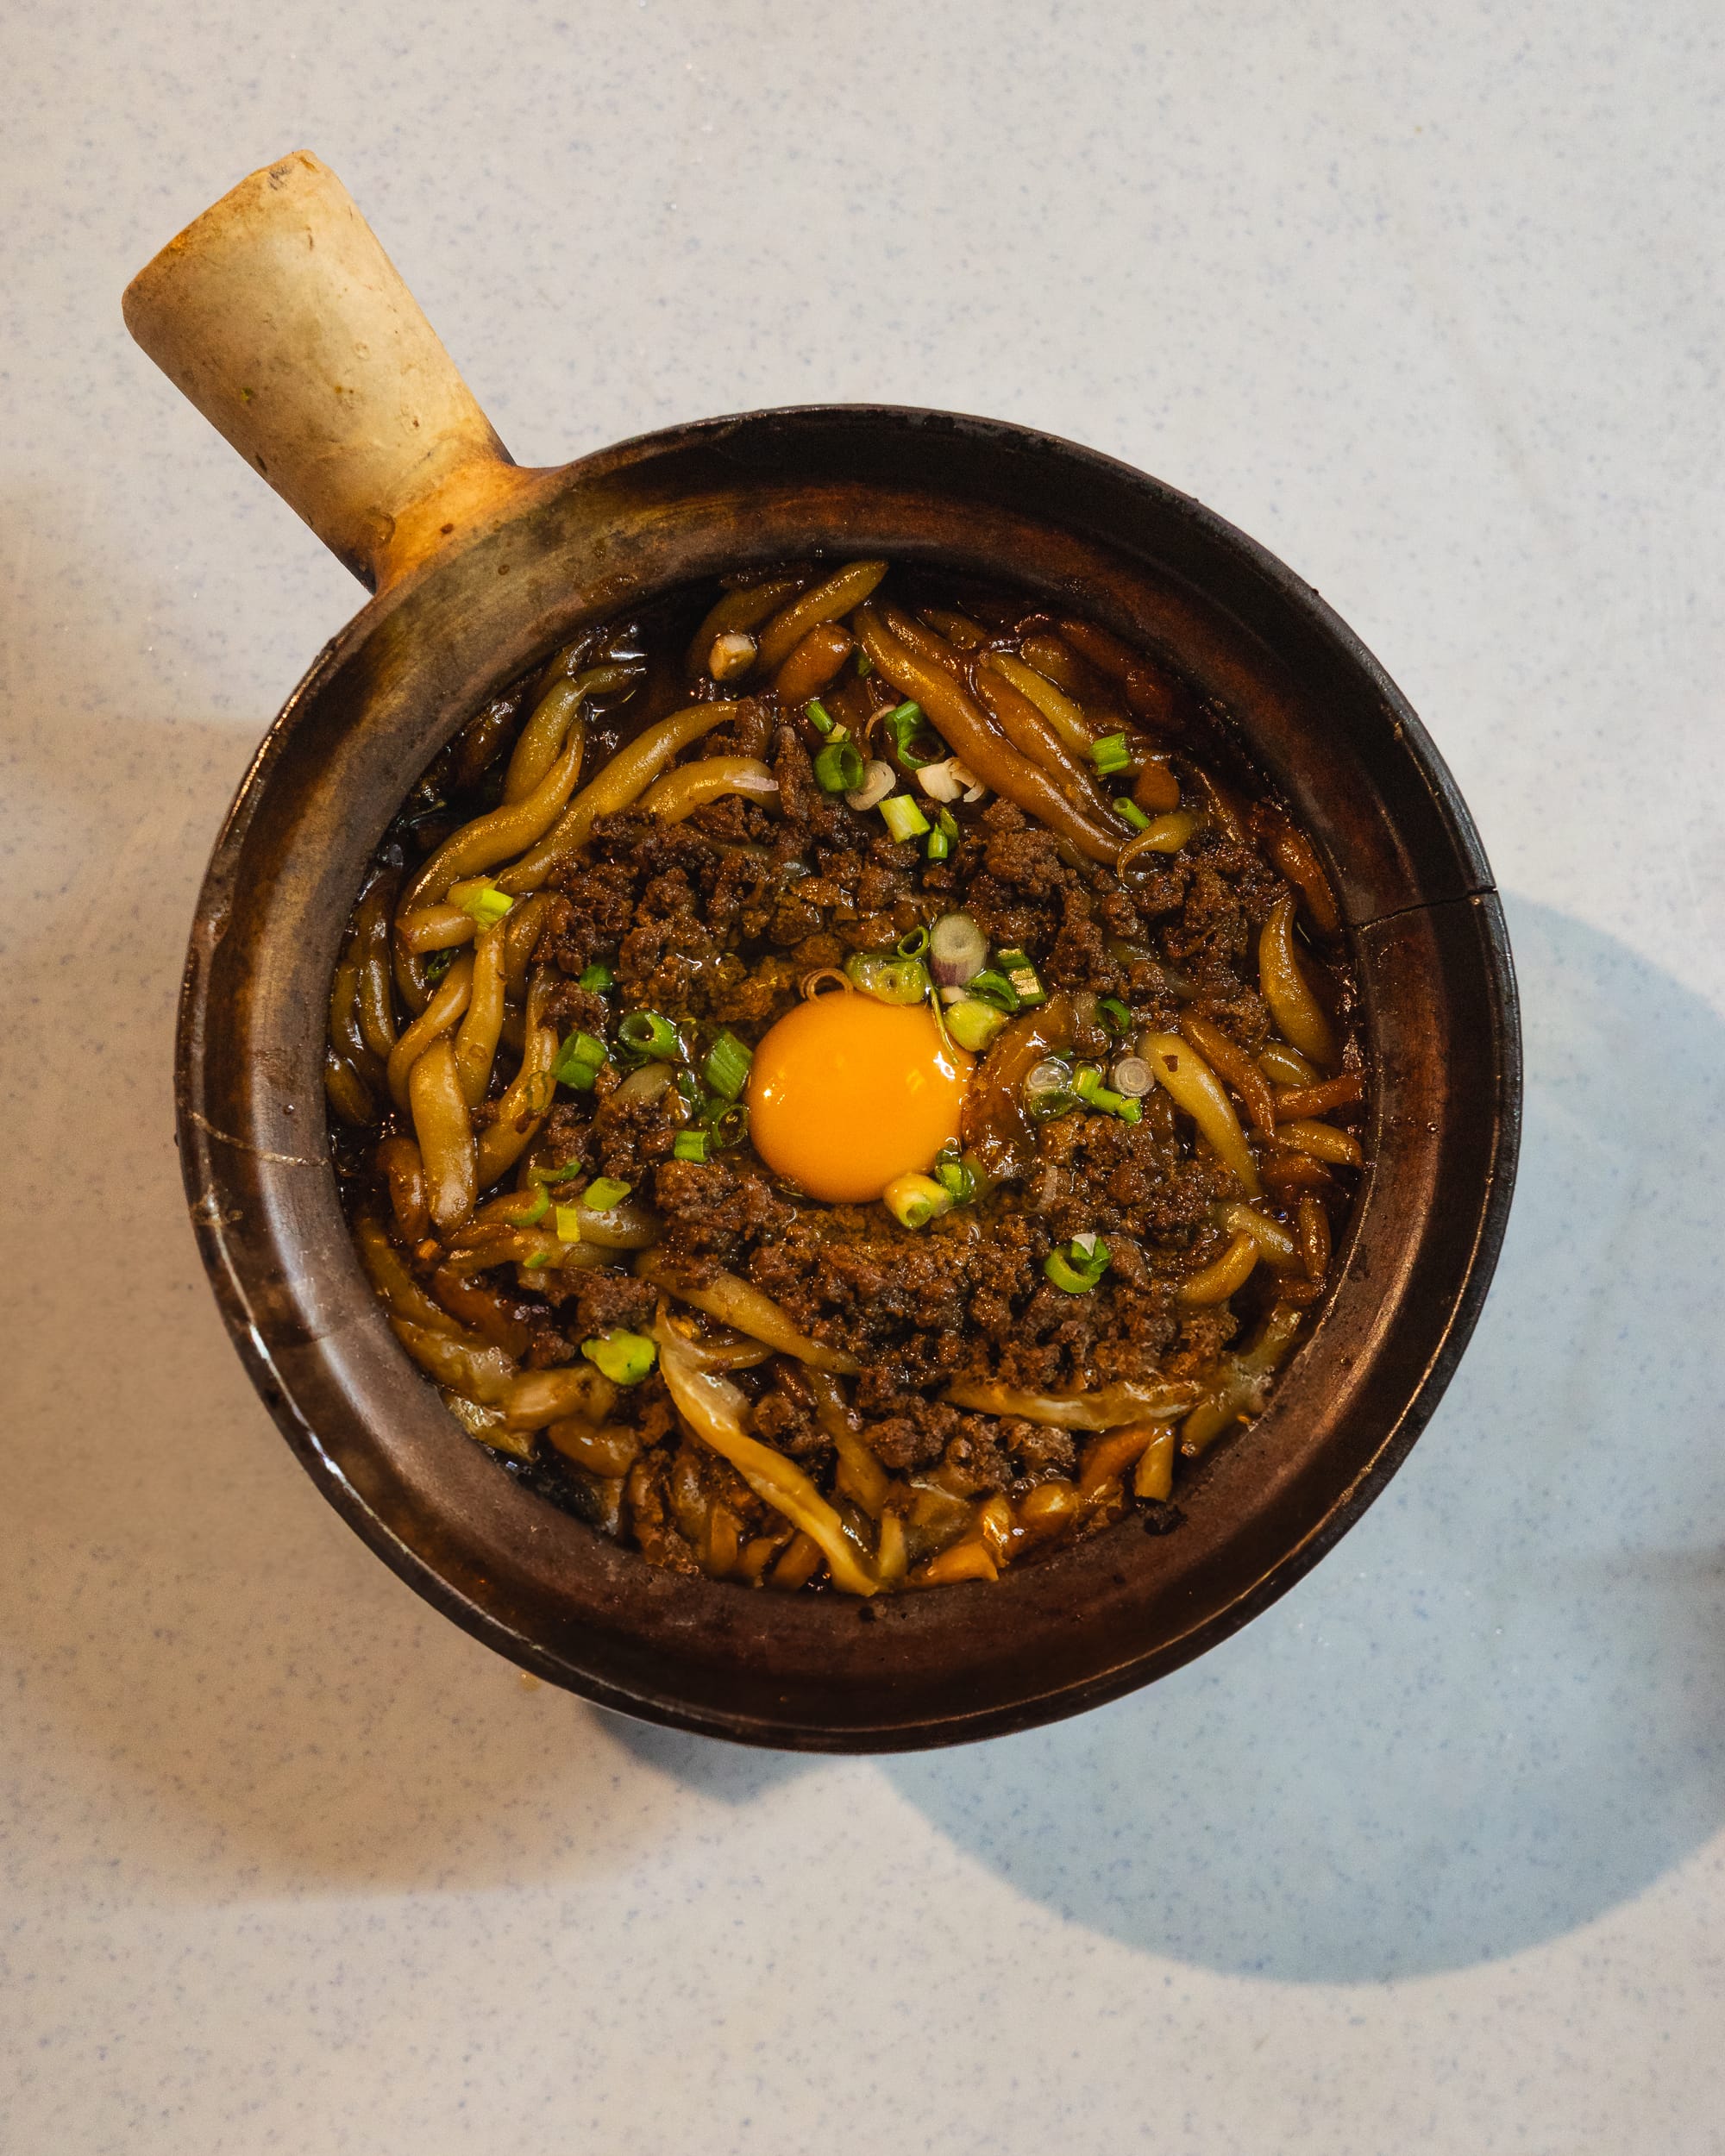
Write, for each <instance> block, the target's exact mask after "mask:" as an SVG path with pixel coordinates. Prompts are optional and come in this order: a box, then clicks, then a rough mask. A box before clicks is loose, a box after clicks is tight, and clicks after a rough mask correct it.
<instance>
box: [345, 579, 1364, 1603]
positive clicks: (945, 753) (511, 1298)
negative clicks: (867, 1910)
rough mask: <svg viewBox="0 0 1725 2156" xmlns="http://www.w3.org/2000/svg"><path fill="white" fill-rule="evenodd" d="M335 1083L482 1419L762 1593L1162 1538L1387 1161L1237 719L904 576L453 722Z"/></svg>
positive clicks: (610, 637) (512, 1457)
mask: <svg viewBox="0 0 1725 2156" xmlns="http://www.w3.org/2000/svg"><path fill="white" fill-rule="evenodd" d="M326 1082H327V1090H328V1093H329V1102H330V1106H331V1109H332V1116H331V1126H332V1131H334V1134H335V1135H334V1138H333V1148H334V1153H335V1158H336V1167H337V1170H338V1174H339V1175H340V1179H341V1184H342V1193H343V1199H344V1203H345V1204H346V1206H347V1209H348V1215H349V1219H350V1220H351V1222H352V1224H353V1227H354V1237H355V1241H356V1244H357V1245H358V1248H359V1250H360V1253H361V1257H362V1258H363V1260H364V1262H365V1263H366V1266H367V1271H368V1273H369V1275H370V1276H371V1278H372V1280H373V1284H374V1285H375V1287H376V1288H377V1291H378V1294H379V1295H380V1300H381V1301H382V1303H383V1304H384V1306H385V1307H386V1312H387V1314H388V1316H389V1319H390V1321H391V1323H392V1326H393V1327H394V1329H395V1332H396V1334H397V1337H398V1338H399V1339H400V1341H401V1342H402V1344H403V1346H404V1347H405V1350H406V1351H407V1352H408V1353H409V1354H410V1356H411V1357H412V1358H413V1359H414V1360H415V1362H416V1363H417V1364H418V1365H419V1366H420V1368H421V1369H423V1370H424V1371H425V1373H426V1374H427V1376H429V1377H430V1379H431V1381H432V1382H435V1383H436V1385H437V1387H438V1388H439V1390H440V1392H441V1394H442V1398H443V1399H444V1401H446V1402H447V1404H448V1405H449V1408H450V1410H451V1412H452V1413H453V1414H454V1415H455V1418H456V1420H458V1421H459V1422H460V1423H461V1426H462V1427H463V1428H464V1429H465V1430H466V1431H467V1433H468V1434H469V1436H470V1437H471V1438H473V1439H474V1440H477V1441H478V1442H480V1443H482V1444H485V1445H488V1446H490V1447H491V1448H492V1451H494V1452H495V1453H496V1455H497V1457H498V1458H499V1463H500V1464H501V1465H502V1467H503V1468H505V1470H507V1471H509V1472H511V1473H512V1474H514V1475H516V1476H519V1477H521V1478H522V1479H523V1480H524V1481H525V1482H528V1483H529V1484H530V1486H531V1487H532V1488H534V1489H536V1490H538V1491H539V1492H540V1493H541V1494H542V1495H544V1496H545V1497H546V1498H548V1499H549V1500H550V1501H552V1502H554V1503H555V1504H557V1505H560V1506H561V1507H564V1508H566V1509H567V1510H568V1511H571V1512H573V1513H574V1514H577V1515H578V1516H579V1517H580V1518H581V1519H583V1520H586V1521H587V1522H588V1523H590V1524H591V1525H592V1526H593V1527H595V1528H597V1529H598V1530H599V1532H603V1533H605V1534H607V1535H609V1536H612V1537H613V1538H615V1539H618V1540H619V1541H622V1542H624V1543H625V1544H627V1545H630V1546H631V1547H633V1548H634V1549H636V1550H637V1551H639V1552H640V1554H641V1555H642V1557H643V1558H645V1559H646V1560H647V1561H648V1562H649V1563H652V1564H658V1565H662V1566H665V1567H668V1568H669V1569H670V1570H674V1571H678V1572H682V1573H686V1574H689V1575H691V1576H695V1575H700V1576H706V1577H708V1578H712V1579H716V1580H723V1581H727V1582H731V1583H735V1584H736V1585H737V1587H739V1588H743V1589H754V1588H766V1589H779V1590H787V1591H788V1590H797V1589H804V1590H806V1591H833V1590H837V1591H842V1592H847V1593H850V1594H853V1595H862V1596H866V1595H872V1594H875V1593H876V1592H880V1591H882V1590H888V1589H897V1588H900V1587H921V1586H928V1587H934V1586H942V1585H948V1584H952V1583H958V1582H963V1581H983V1582H988V1581H994V1580H996V1579H998V1578H999V1577H1000V1576H1001V1575H1002V1574H1003V1573H1004V1572H1006V1571H1007V1570H1009V1569H1010V1568H1012V1567H1013V1566H1015V1565H1017V1564H1022V1563H1024V1562H1026V1561H1028V1560H1031V1559H1033V1558H1036V1557H1039V1556H1041V1555H1043V1554H1044V1553H1046V1552H1048V1551H1051V1550H1054V1549H1056V1548H1057V1547H1059V1546H1061V1545H1064V1544H1069V1543H1070V1542H1071V1541H1073V1540H1074V1539H1077V1538H1080V1537H1083V1536H1088V1535H1090V1534H1094V1533H1096V1532H1101V1531H1103V1530H1105V1529H1107V1528H1108V1527H1110V1526H1113V1525H1115V1524H1116V1523H1119V1522H1120V1521H1122V1520H1126V1519H1127V1518H1129V1517H1137V1518H1138V1519H1139V1520H1141V1521H1142V1522H1143V1524H1144V1525H1145V1526H1149V1527H1151V1528H1152V1529H1154V1530H1156V1531H1157V1532H1163V1531H1165V1530H1167V1529H1169V1528H1170V1527H1174V1526H1178V1524H1179V1522H1180V1518H1181V1514H1180V1510H1179V1507H1178V1503H1177V1495H1178V1491H1179V1486H1180V1481H1181V1478H1182V1476H1185V1475H1187V1474H1189V1472H1190V1471H1191V1463H1192V1462H1193V1461H1195V1460H1196V1459H1197V1458H1198V1457H1200V1456H1201V1454H1202V1453H1203V1452H1204V1451H1205V1450H1206V1449H1207V1448H1208V1446H1210V1445H1213V1444H1214V1443H1215V1442H1216V1441H1218V1440H1219V1439H1220V1438H1225V1437H1226V1435H1227V1434H1228V1433H1229V1432H1231V1431H1233V1430H1234V1429H1236V1428H1237V1427H1238V1426H1239V1425H1240V1424H1241V1423H1242V1422H1245V1421H1247V1420H1251V1418H1252V1417H1253V1416H1255V1415H1256V1414H1257V1413H1259V1412H1260V1411H1261V1409H1262V1407H1263V1406H1264V1401H1265V1399H1266V1396H1267V1393H1268V1391H1269V1389H1270V1387H1271V1385H1272V1383H1273V1381H1274V1376H1275V1373H1276V1371H1277V1369H1278V1368H1279V1367H1280V1366H1281V1365H1282V1364H1283V1363H1285V1362H1286V1360H1287V1358H1288V1357H1289V1354H1290V1353H1292V1352H1293V1351H1294V1350H1295V1346H1296V1345H1297V1343H1298V1340H1299V1338H1300V1337H1301V1334H1302V1328H1303V1327H1304V1326H1307V1325H1308V1324H1309V1322H1310V1318H1311V1315H1312V1313H1313V1311H1314V1306H1315V1305H1316V1304H1318V1303H1319V1301H1320V1300H1321V1299H1322V1297H1323V1296H1324V1294H1325V1293H1326V1291H1327V1287H1328V1286H1329V1284H1330V1279H1331V1273H1332V1264H1333V1261H1332V1243H1333V1238H1334V1237H1335V1236H1337V1235H1338V1234H1339V1231H1340V1228H1341V1226H1342V1225H1343V1222H1344V1219H1345V1217H1346V1212H1347V1209H1348V1206H1349V1204H1350V1201H1351V1197H1352V1192H1353V1189H1354V1187H1355V1184H1356V1182H1357V1180H1358V1174H1359V1172H1360V1170H1361V1169H1362V1168H1363V1166H1364V1155H1363V1152H1362V1150H1361V1144H1360V1138H1359V1132H1360V1131H1361V1129H1362V1128H1363V1125H1364V1101H1365V1090H1366V1085H1365V1063H1364V1053H1363V1049H1362V1044H1361V1042H1360V1040H1359V1038H1358V1031H1357V1025H1356V1018H1355V1010H1354V1000H1353V990H1352V981H1351V979H1350V976H1349V974H1348V970H1347V967H1346V954H1345V948H1344V944H1343V941H1342V937H1341V931H1340V924H1339V918H1338V915H1337V911H1336V906H1335V902H1334V899H1333V896H1332V894H1331V892H1330V888H1329V886H1328V884H1327V881H1326V878H1325V875H1324V872H1323V869H1322V868H1321V867H1320V863H1319V861H1318V859H1317V856H1316V855H1315V853H1314V849H1313V848H1312V846H1311V844H1310V843H1309V842H1308V840H1307V839H1306V837H1304V835H1303V834H1302V832H1301V831H1300V830H1298V829H1297V827H1296V826H1295V824H1294V823H1293V822H1292V821H1291V820H1290V818H1289V817H1288V815H1287V814H1286V813H1285V812H1284V811H1283V809H1282V808H1281V807H1280V806H1279V805H1277V804H1276V803H1275V802H1274V801H1273V800H1272V799H1270V798H1268V796H1267V794H1266V792H1265V790H1264V788H1263V787H1262V786H1261V785H1259V784H1258V783H1257V782H1256V781H1255V780H1253V779H1252V777H1251V774H1250V773H1249V771H1248V770H1247V769H1246V768H1245V766H1244V764H1243V763H1242V762H1241V761H1239V755H1238V752H1237V750H1236V749H1235V748H1234V747H1233V743H1232V738H1231V736H1230V734H1229V731H1228V729H1227V725H1226V715H1225V714H1223V713H1220V712H1218V711H1214V710H1213V709H1210V708H1208V706H1206V705H1205V704H1204V703H1203V702H1202V700H1201V699H1200V698H1199V697H1197V696H1196V695H1195V693H1194V692H1193V691H1192V690H1191V689H1190V687H1189V685H1188V684H1186V683H1185V682H1184V681H1183V680H1182V679H1181V678H1180V677H1179V675H1178V674H1176V673H1175V672H1173V671H1172V670H1170V668H1169V667H1167V666H1166V665H1165V664H1164V662H1163V661H1160V660H1157V659H1156V658H1153V657H1151V655H1147V654H1145V653H1144V652H1142V651H1140V650H1138V649H1135V648H1133V647H1132V646H1130V645H1128V644H1126V643H1125V642H1121V641H1120V639H1118V638H1117V637H1116V636H1114V635H1113V634H1112V633H1111V632H1110V631H1108V630H1106V629H1105V628H1103V627H1102V626H1101V624H1097V623H1095V622H1092V621H1089V620H1088V619H1086V618H1084V617H1082V616H1081V615H1077V614H1073V613H1069V612H1066V611H1063V609H1061V608H1059V607H1051V606H1050V605H1046V604H1045V603H1044V602H1041V601H1038V600H1037V599H1032V598H1028V597H1024V596H1019V595H1016V594H1014V593H1013V592H1009V591H1006V590H1002V589H999V588H992V587H991V588H985V587H982V586H978V585H975V584H974V583H970V582H968V581H966V580H962V579H959V578H957V577H943V576H938V575H934V574H931V573H922V572H912V571H907V570H906V569H904V568H903V567H895V566H893V565H889V564H887V563H883V562H878V561H875V562H844V561H800V562H793V563H787V564H784V565H782V566H777V567H768V568H765V569H756V570H750V571H749V572H747V573H740V574H738V575H737V576H736V577H734V578H731V579H726V580H722V581H721V582H719V583H718V584H716V585H709V586H703V587H701V588H699V589H695V590H689V591H685V592H678V593H674V594H673V595H671V596H669V597H668V598H666V599H662V600H660V601H658V602H656V603H655V604H654V605H652V606H650V607H649V608H646V609H644V610H643V611H641V612H639V613H637V614H635V615H632V616H630V617H627V618H624V619H618V620H613V621H611V622H607V623H605V624H599V626H597V627H595V628H593V629H591V630H587V631H586V632H584V633H583V634H582V635H581V636H580V637H578V638H577V639H576V640H575V642H574V643H572V644H570V645H569V646H568V648H567V649H565V650H563V651H561V652H559V653H558V654H556V655H555V657H554V658H553V659H552V660H551V661H549V664H548V665H546V666H545V667H543V668H542V669H539V670H537V671H536V673H535V674H533V675H531V676H530V677H525V678H524V679H523V680H521V681H518V682H517V683H516V684H514V685H513V686H511V688H510V689H509V690H508V691H507V692H506V693H504V694H503V695H501V696H499V697H498V698H497V699H494V700H493V701H492V703H490V704H489V705H486V708H485V709H484V710H483V711H480V712H477V713H476V714H475V715H474V718H472V720H471V721H470V722H469V723H468V724H467V726H466V727H465V728H464V729H463V730H462V731H461V733H460V734H459V735H458V736H456V737H455V740H454V741H452V742H451V743H450V744H449V747H448V748H447V749H445V750H444V751H443V752H442V755H439V756H438V758H437V759H436V761H435V762H434V763H433V764H432V765H431V767H430V769H429V770H428V771H427V772H426V774H425V775H424V777H423V779H422V780H421V781H420V783H419V785H418V786H417V787H416V789H415V791H414V793H413V794H412V796H411V798H410V799H409V800H408V801H407V802H406V804H405V805H404V807H403V810H402V812H401V814H400V816H399V818H398V820H397V822H396V823H395V824H394V825H393V826H392V830H391V831H390V833H389V836H388V839H387V841H386V844H385V845H384V847H383V848H382V849H380V853H379V855H378V856H377V858H376V860H375V862H374V863H373V868H372V870H371V872H370V874H369V875H368V877H367V883H366V886H365V887H364V889H363V890H362V892H361V894H360V897H359V900H358V903H357V905H356V907H355V911H354V918H353V923H352V925H351V929H350V932H349V935H348V941H347V943H346V945H345V946H344V949H343V951H342V956H341V959H340V962H339V963H338V965H337V968H336V977H335V980H334V982H333V983H332V988H331V1000H330V1035H329V1055H328V1059H327V1066H326ZM452 1441H453V1440H452Z"/></svg>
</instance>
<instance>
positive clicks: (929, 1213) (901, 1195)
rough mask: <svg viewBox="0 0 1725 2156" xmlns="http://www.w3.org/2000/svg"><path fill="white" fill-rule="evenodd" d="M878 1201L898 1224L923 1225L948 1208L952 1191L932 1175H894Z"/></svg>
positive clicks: (904, 1225)
mask: <svg viewBox="0 0 1725 2156" xmlns="http://www.w3.org/2000/svg"><path fill="white" fill-rule="evenodd" d="M881 1203H882V1204H883V1205H884V1206H886V1208H887V1210H888V1213H891V1214H892V1216H893V1218H894V1219H895V1220H896V1221H897V1222H898V1224H899V1225H900V1227H901V1228H925V1227H926V1226H927V1225H928V1224H929V1222H930V1221H931V1220H934V1219H938V1218H939V1216H940V1215H941V1214H942V1213H950V1211H951V1210H952V1194H951V1192H950V1190H948V1189H946V1188H944V1185H942V1184H940V1183H938V1182H936V1181H935V1180H934V1178H933V1177H932V1176H931V1175H895V1176H894V1178H893V1180H892V1181H891V1182H889V1183H888V1185H887V1188H885V1189H884V1190H883V1191H882V1192H881Z"/></svg>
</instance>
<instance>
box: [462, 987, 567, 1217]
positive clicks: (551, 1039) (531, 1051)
mask: <svg viewBox="0 0 1725 2156" xmlns="http://www.w3.org/2000/svg"><path fill="white" fill-rule="evenodd" d="M556 1053H557V1036H556V1035H555V1033H554V1032H553V1031H552V1030H551V1028H550V1027H549V1025H537V1026H535V1027H534V1029H533V1031H531V1032H530V1034H529V1035H528V1037H527V1053H526V1054H525V1055H524V1056H523V1057H522V1059H521V1069H519V1070H518V1071H517V1074H516V1077H515V1082H514V1083H513V1085H511V1087H509V1089H508V1091H507V1092H506V1093H505V1094H504V1095H503V1097H502V1098H501V1100H499V1101H498V1103H497V1116H496V1119H495V1121H493V1122H491V1123H488V1124H486V1127H485V1129H484V1130H483V1131H480V1143H479V1188H480V1189H481V1190H486V1189H488V1188H490V1186H491V1185H492V1183H494V1182H495V1181H497V1180H498V1178H499V1176H500V1175H507V1174H508V1172H509V1170H510V1169H511V1168H513V1167H514V1165H515V1163H516V1162H517V1161H518V1160H519V1159H520V1158H521V1156H522V1155H523V1154H524V1152H525V1151H526V1150H527V1149H528V1147H529V1146H530V1144H532V1143H533V1140H534V1138H535V1136H536V1133H537V1131H538V1129H539V1125H541V1124H542V1123H543V1121H544V1120H545V1118H546V1116H547V1114H548V1113H549V1111H550V1106H551V1096H552V1094H553V1093H554V1092H555V1087H554V1086H553V1084H552V1082H551V1064H552V1062H553V1061H554V1059H555V1056H556Z"/></svg>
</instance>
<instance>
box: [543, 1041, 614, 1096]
mask: <svg viewBox="0 0 1725 2156" xmlns="http://www.w3.org/2000/svg"><path fill="white" fill-rule="evenodd" d="M605 1055H606V1050H605V1043H604V1042H603V1041H601V1040H596V1039H595V1038H594V1037H593V1035H592V1034H591V1033H571V1034H570V1036H569V1037H568V1040H566V1041H565V1042H564V1043H563V1045H562V1046H561V1048H560V1049H559V1050H557V1060H556V1061H555V1062H554V1063H553V1064H552V1066H551V1075H552V1076H553V1077H554V1078H555V1080H556V1081H557V1082H558V1084H559V1085H563V1086H567V1087H568V1088H569V1090H570V1091H571V1092H572V1093H591V1092H592V1091H593V1080H594V1079H595V1078H596V1077H597V1076H598V1075H599V1070H600V1069H601V1068H602V1067H603V1065H604V1062H605Z"/></svg>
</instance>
